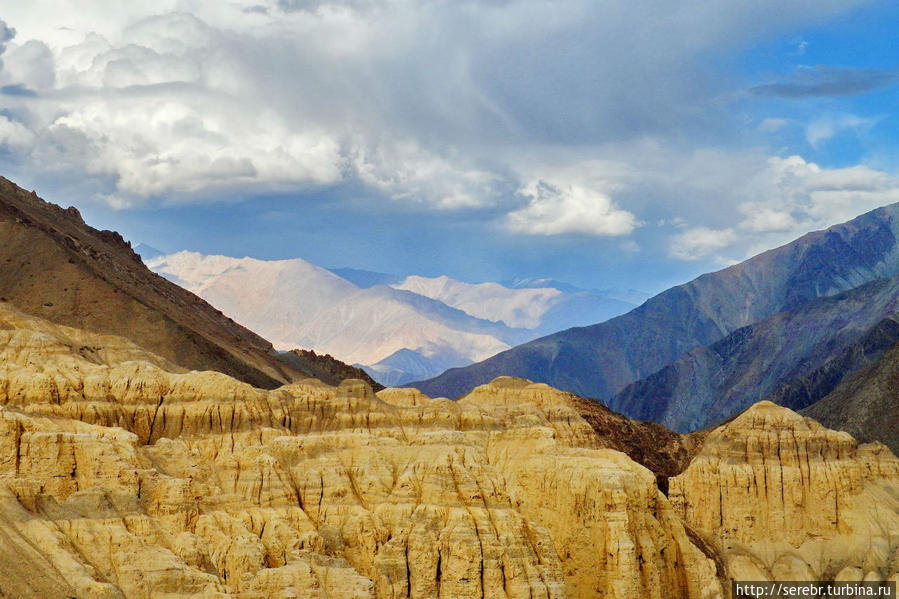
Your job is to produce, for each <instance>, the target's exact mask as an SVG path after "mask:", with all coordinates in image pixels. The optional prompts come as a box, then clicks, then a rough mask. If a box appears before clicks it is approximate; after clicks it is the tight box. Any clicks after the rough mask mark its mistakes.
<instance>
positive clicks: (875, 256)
mask: <svg viewBox="0 0 899 599" xmlns="http://www.w3.org/2000/svg"><path fill="white" fill-rule="evenodd" d="M897 214H899V205H897V204H894V205H891V206H887V207H885V208H879V209H877V210H874V211H872V212H869V213H867V214H864V215H862V216H859V217H858V218H856V219H854V220H852V221H849V222H848V223H844V224H841V225H836V226H834V227H831V228H830V229H827V230H826V231H817V232H814V233H809V234H807V235H805V236H803V237H801V238H799V239H798V240H796V241H794V242H792V243H790V244H787V245H785V246H782V247H780V248H777V249H774V250H770V251H768V252H765V253H763V254H760V255H758V256H756V257H754V258H752V259H750V260H747V261H745V262H742V263H740V264H737V265H735V266H732V267H730V268H726V269H724V270H721V271H718V272H715V273H711V274H706V275H703V276H701V277H699V278H697V279H695V280H693V281H691V282H689V283H686V284H684V285H680V286H678V287H674V288H672V289H669V290H667V291H665V292H663V293H661V294H659V295H657V296H656V297H654V298H652V299H650V300H648V301H647V302H646V303H644V304H643V305H642V306H640V307H638V308H636V309H634V310H632V311H631V312H628V313H627V314H624V315H622V316H619V317H617V318H613V319H612V320H609V321H607V322H604V323H601V324H597V325H593V326H589V327H580V328H573V329H568V330H566V331H562V332H559V333H555V334H553V335H549V336H546V337H542V338H540V339H537V340H535V341H531V342H529V343H525V344H523V345H520V346H518V347H514V348H512V349H510V350H508V351H505V352H502V353H500V354H497V355H496V356H494V357H492V358H489V359H487V360H485V361H483V362H479V363H477V364H472V365H471V366H466V367H464V368H456V369H453V370H449V371H447V372H446V373H444V374H442V375H440V376H439V377H436V378H433V379H429V380H427V381H422V382H418V383H411V384H410V385H409V386H413V387H418V388H420V389H421V390H422V391H424V392H425V393H427V394H428V395H432V396H439V395H443V396H447V397H456V396H458V395H461V394H462V393H465V392H467V391H468V390H469V389H471V388H472V387H474V386H475V385H478V384H483V383H485V382H487V381H489V380H491V379H493V378H495V377H497V376H500V375H512V376H520V377H524V378H528V379H531V380H536V381H541V382H546V383H549V384H550V385H553V386H555V387H558V388H561V389H565V390H568V391H572V392H575V393H577V394H579V395H586V396H589V397H594V398H609V397H612V396H613V395H615V394H616V393H618V392H619V391H621V390H622V389H623V388H624V387H625V386H627V385H628V384H630V383H632V382H634V381H637V380H640V379H642V378H644V377H646V376H648V375H650V374H652V373H654V372H656V371H657V370H659V369H660V368H662V367H664V366H666V365H668V364H670V363H672V362H674V361H675V360H677V359H678V358H679V357H680V356H682V355H683V354H685V353H686V352H688V351H691V350H693V349H696V348H697V347H702V346H705V345H709V344H711V343H714V342H715V341H718V340H719V339H721V338H723V337H725V336H726V335H728V334H729V333H731V332H733V331H735V330H737V329H738V328H740V327H744V326H747V325H749V324H752V323H754V322H758V321H759V320H762V319H763V318H766V317H768V316H771V315H772V314H776V313H778V312H782V311H785V310H791V309H794V308H796V307H798V306H800V305H802V304H804V303H805V302H807V301H809V300H812V299H814V298H816V297H821V296H828V295H834V294H837V293H840V292H842V291H846V290H848V289H852V288H855V287H858V286H860V285H864V284H865V283H868V282H870V281H874V280H877V279H880V278H885V277H890V276H895V275H897V274H899V251H897V246H896V231H897V230H899V224H897V222H896V216H897ZM621 409H622V411H623V412H624V413H625V414H628V415H630V413H629V411H628V408H627V407H626V406H622V407H621Z"/></svg>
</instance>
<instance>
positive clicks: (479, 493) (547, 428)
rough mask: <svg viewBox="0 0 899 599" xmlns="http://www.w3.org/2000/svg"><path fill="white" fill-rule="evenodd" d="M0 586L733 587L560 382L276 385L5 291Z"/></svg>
mask: <svg viewBox="0 0 899 599" xmlns="http://www.w3.org/2000/svg"><path fill="white" fill-rule="evenodd" d="M0 336H2V337H0V359H2V360H0V364H2V366H0V390H2V392H0V404H2V406H3V407H2V408H0V539H2V541H3V542H0V589H2V591H0V595H5V596H11V597H44V596H65V595H66V594H68V595H71V596H78V597H175V596H191V597H258V598H268V597H321V598H325V597H329V598H335V597H354V598H355V597H377V598H382V597H383V598H387V597H535V596H536V597H622V598H624V597H632V596H641V597H720V596H722V586H721V583H720V582H719V580H718V577H717V575H716V569H715V564H714V561H713V560H712V559H710V558H709V557H708V556H706V555H705V554H704V553H703V552H702V551H701V550H700V549H699V548H698V547H697V546H696V545H695V544H694V543H693V542H692V541H691V540H690V537H689V535H688V533H687V531H686V529H685V528H684V526H683V524H682V522H681V520H680V518H679V517H678V515H677V513H676V512H675V511H674V509H673V508H672V506H671V504H670V503H669V502H668V500H667V499H666V497H665V496H664V495H663V494H662V493H661V492H660V491H659V490H658V488H657V486H656V481H655V476H654V475H653V473H652V472H650V471H649V470H647V469H646V468H644V467H642V466H640V465H638V464H636V463H635V462H633V461H632V460H630V459H629V458H627V456H625V455H624V454H622V453H620V452H618V451H615V450H613V449H608V448H605V447H604V445H606V444H607V443H605V442H604V441H603V440H602V439H601V438H600V437H599V436H598V435H597V434H596V432H595V430H594V429H593V427H591V425H590V424H588V423H587V422H586V421H585V420H584V419H582V418H581V417H580V416H579V413H578V410H577V408H576V406H574V405H572V404H571V403H570V401H569V400H568V398H569V396H568V394H565V393H560V392H558V391H555V390H553V389H551V388H549V387H547V386H545V385H532V384H530V383H527V382H526V381H520V380H510V379H503V380H500V381H497V382H495V383H494V384H491V385H486V386H484V387H481V388H479V389H478V390H476V391H475V392H474V393H472V394H471V395H469V396H468V397H466V398H465V399H464V400H462V401H459V402H449V401H448V400H445V399H430V398H428V397H426V396H424V395H422V394H420V393H418V392H416V391H414V390H394V389H388V390H385V391H382V392H380V394H379V395H375V394H374V393H372V391H371V388H370V387H369V386H368V385H366V384H364V383H363V382H361V381H356V382H352V381H348V382H345V383H343V384H342V385H341V386H340V387H329V386H327V385H324V384H322V383H320V382H317V381H315V380H308V381H305V382H298V383H294V384H291V385H288V386H284V387H281V388H279V389H277V390H274V391H266V390H261V389H257V388H253V387H251V386H249V385H247V384H245V383H241V382H238V381H236V380H234V379H232V378H230V377H227V376H225V375H223V374H219V373H211V372H185V371H183V370H181V369H179V368H177V367H175V366H173V365H172V364H171V363H169V362H167V361H166V360H165V359H162V358H158V357H156V356H153V355H151V354H148V353H147V352H145V351H144V350H142V349H141V348H139V347H138V346H136V345H134V344H133V343H131V342H129V341H127V340H124V339H121V338H110V337H106V336H100V335H96V334H92V333H86V332H84V331H79V330H76V329H70V328H65V327H59V326H57V325H53V324H51V323H49V322H47V321H43V320H39V319H35V318H33V317H30V316H27V315H25V314H23V313H21V312H18V311H16V310H14V309H12V308H11V307H9V306H8V305H7V304H0Z"/></svg>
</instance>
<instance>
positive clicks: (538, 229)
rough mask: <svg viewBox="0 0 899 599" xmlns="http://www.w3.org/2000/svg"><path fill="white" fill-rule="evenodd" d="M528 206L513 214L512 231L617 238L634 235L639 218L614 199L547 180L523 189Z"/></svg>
mask: <svg viewBox="0 0 899 599" xmlns="http://www.w3.org/2000/svg"><path fill="white" fill-rule="evenodd" d="M519 193H520V194H521V195H522V196H524V197H526V198H528V204H527V205H526V206H524V207H523V208H521V209H519V210H515V211H513V212H510V213H509V214H508V216H507V219H506V224H507V225H508V227H509V229H511V230H512V231H516V232H519V233H528V234H531V235H561V234H565V233H579V234H583V235H604V236H617V235H627V234H629V233H631V232H632V231H633V230H634V228H635V227H636V226H637V224H638V223H637V219H636V217H635V216H634V215H633V214H631V213H630V212H628V211H626V210H621V209H620V208H618V207H616V206H615V205H614V204H613V202H612V199H611V198H610V197H609V196H608V195H606V194H604V193H602V192H600V191H596V190H593V189H587V188H585V187H581V186H579V185H566V186H560V185H555V184H553V183H548V182H546V181H543V180H538V181H531V182H530V183H528V184H527V185H526V186H524V187H523V188H521V189H520V190H519Z"/></svg>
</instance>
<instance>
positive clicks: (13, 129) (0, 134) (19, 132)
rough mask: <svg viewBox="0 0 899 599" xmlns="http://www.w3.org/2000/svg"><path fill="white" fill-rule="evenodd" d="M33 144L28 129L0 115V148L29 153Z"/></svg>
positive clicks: (32, 135)
mask: <svg viewBox="0 0 899 599" xmlns="http://www.w3.org/2000/svg"><path fill="white" fill-rule="evenodd" d="M33 144H34V134H33V133H32V132H31V131H29V130H28V128H26V127H24V126H23V125H22V124H21V123H17V122H16V121H11V120H10V119H8V118H6V117H5V116H3V115H2V114H0V146H5V147H6V148H8V149H12V150H16V151H29V150H30V149H31V147H32V145H33Z"/></svg>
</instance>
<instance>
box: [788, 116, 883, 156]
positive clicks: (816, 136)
mask: <svg viewBox="0 0 899 599" xmlns="http://www.w3.org/2000/svg"><path fill="white" fill-rule="evenodd" d="M878 120H879V119H877V118H863V117H859V116H856V115H854V114H847V115H843V116H841V117H825V118H820V119H816V120H814V121H812V122H811V123H809V124H808V125H807V126H806V128H805V138H806V140H807V141H808V143H809V144H810V145H811V146H812V147H813V148H817V147H819V146H820V145H821V144H822V143H823V142H825V141H828V140H829V139H831V138H832V137H833V136H834V135H836V134H837V133H840V132H841V131H846V130H852V131H855V132H857V133H860V132H863V131H865V130H867V129H870V128H871V127H872V126H873V125H875V124H876V123H877V121H878Z"/></svg>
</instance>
